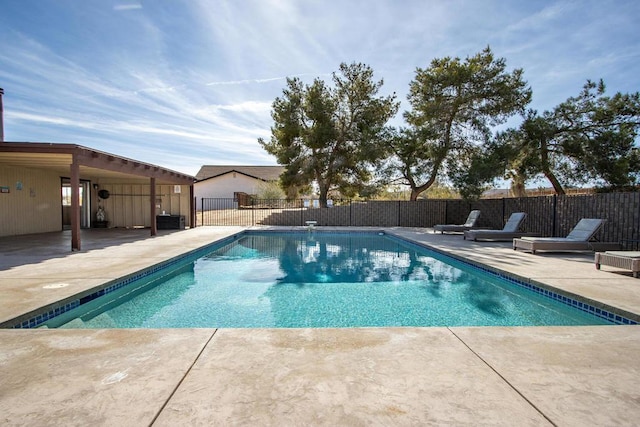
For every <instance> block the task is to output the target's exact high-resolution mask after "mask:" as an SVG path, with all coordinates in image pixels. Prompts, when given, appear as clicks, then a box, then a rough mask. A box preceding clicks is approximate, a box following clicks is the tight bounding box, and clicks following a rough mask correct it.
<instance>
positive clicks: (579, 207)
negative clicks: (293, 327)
mask: <svg viewBox="0 0 640 427" xmlns="http://www.w3.org/2000/svg"><path fill="white" fill-rule="evenodd" d="M317 206H318V205H317V201H315V203H314V201H310V200H277V199H264V200H261V199H252V200H251V201H250V203H245V205H244V206H241V205H239V203H238V201H237V199H232V198H229V199H201V200H200V203H199V206H198V213H197V217H198V218H197V225H199V226H200V225H237V226H252V225H260V224H262V225H283V226H304V225H306V223H307V221H316V223H317V225H325V226H353V227H365V226H373V227H432V226H433V225H435V224H461V223H463V222H464V221H465V219H466V217H467V215H468V214H469V211H470V210H472V209H479V210H480V211H481V212H482V214H481V216H480V221H479V223H480V224H479V225H480V226H482V227H490V228H496V229H499V228H502V227H503V225H504V223H505V221H506V220H507V218H508V217H509V216H510V215H511V214H512V213H513V212H526V213H527V219H526V220H525V223H524V229H525V230H526V231H533V232H538V233H541V234H542V235H544V236H566V235H567V234H568V233H569V231H570V230H571V229H572V228H573V226H575V224H576V223H577V222H578V221H579V220H580V219H581V218H602V219H605V220H606V223H605V226H604V228H603V229H602V230H601V232H600V233H599V235H598V236H597V238H598V239H599V240H602V241H616V242H620V243H621V244H622V245H623V247H624V248H625V249H635V250H637V249H638V247H639V245H640V192H633V193H607V194H588V195H567V196H539V197H525V198H503V199H481V200H476V201H465V200H459V199H428V200H418V201H414V202H410V201H378V200H374V201H366V202H361V201H350V200H334V201H333V203H332V206H331V207H328V208H319V207H317Z"/></svg>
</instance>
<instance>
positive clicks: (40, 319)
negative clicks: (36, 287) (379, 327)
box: [7, 230, 638, 329]
mask: <svg viewBox="0 0 640 427" xmlns="http://www.w3.org/2000/svg"><path fill="white" fill-rule="evenodd" d="M279 232H280V233H281V232H285V231H281V230H245V231H241V232H239V233H236V234H233V235H231V236H228V237H225V238H223V239H220V240H216V241H215V242H212V243H209V244H207V245H205V246H202V247H200V248H197V249H194V250H192V251H189V252H186V253H184V254H182V255H179V256H177V257H175V258H173V259H170V260H168V261H164V262H161V263H158V264H156V265H153V266H151V267H148V268H145V269H143V270H141V271H139V272H137V273H134V274H132V275H129V276H127V277H125V278H121V279H117V280H115V281H113V282H109V283H106V284H104V285H101V286H100V287H99V289H97V290H95V291H93V292H91V291H89V292H90V293H88V294H86V295H84V296H81V297H78V298H75V299H72V300H71V301H69V302H66V303H64V304H62V305H59V306H49V307H47V308H45V309H44V310H45V311H43V312H40V313H38V314H36V315H33V316H31V317H28V318H27V319H26V320H23V321H19V322H18V323H15V324H13V326H9V329H31V328H36V327H38V326H40V325H41V324H43V323H45V322H46V321H48V320H50V319H52V318H54V317H57V316H59V315H61V314H63V313H66V312H68V311H70V310H73V309H75V308H77V307H79V306H80V305H82V304H85V303H87V302H89V301H92V300H94V299H96V298H99V297H102V296H104V295H107V294H110V293H112V292H115V291H117V290H119V289H121V288H123V287H125V286H127V285H129V284H131V283H133V282H135V281H136V280H139V279H142V278H145V277H148V276H150V275H152V274H154V273H157V272H159V271H161V270H163V269H165V268H167V267H171V266H172V265H175V264H177V263H182V262H184V261H185V260H186V259H188V258H194V259H196V258H198V257H200V256H202V255H203V254H205V253H207V252H210V251H211V250H212V249H213V248H214V247H216V246H222V245H226V244H227V243H229V242H232V241H234V240H237V239H238V238H239V237H240V236H242V235H245V234H262V233H279ZM286 232H297V233H304V231H298V230H288V231H286ZM307 232H308V231H307ZM314 232H319V233H345V234H354V233H363V234H380V233H382V234H385V235H386V236H389V237H392V238H394V239H397V240H400V241H401V242H403V243H404V244H408V245H413V246H417V247H419V248H421V249H426V250H429V251H432V252H435V253H437V254H439V255H441V256H445V257H447V258H450V259H453V260H455V261H456V262H459V263H462V264H464V265H465V266H467V267H470V268H472V269H475V270H479V271H482V272H484V273H487V274H489V275H491V276H493V277H498V278H500V279H503V280H506V281H508V282H509V283H511V284H514V285H517V286H520V287H523V288H525V289H528V290H529V291H532V292H534V293H537V294H539V295H543V296H545V297H547V298H550V299H553V300H555V301H558V302H561V303H563V304H565V305H569V306H571V307H574V308H576V309H578V310H581V311H583V312H586V313H589V314H591V315H593V316H595V317H599V318H601V319H604V320H607V321H609V322H611V323H614V324H618V325H637V324H638V322H637V321H636V320H633V319H629V318H627V317H625V316H623V315H621V314H619V313H615V312H614V311H612V310H611V309H610V308H603V307H597V306H596V305H593V304H590V303H589V302H586V301H584V300H580V299H577V298H575V297H572V296H568V295H563V294H561V293H558V292H556V291H555V290H551V289H548V288H545V287H542V286H538V285H535V284H533V283H530V282H527V281H524V280H521V279H519V278H517V277H515V276H513V275H511V274H508V273H505V272H504V271H501V270H498V269H494V268H489V267H486V266H483V265H481V264H478V263H474V262H471V261H469V260H467V259H464V258H461V257H458V256H455V255H452V254H449V253H447V252H444V251H441V250H438V249H436V248H433V247H431V246H429V245H426V244H423V243H421V242H417V241H412V240H407V239H406V238H404V237H401V236H398V235H396V234H393V233H389V232H388V231H385V230H378V231H375V230H362V231H354V230H350V231H335V230H331V231H329V230H327V231H321V230H314ZM72 298H73V297H72ZM27 316H28V315H27ZM10 322H11V321H9V322H7V323H9V324H10Z"/></svg>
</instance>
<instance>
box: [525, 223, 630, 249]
mask: <svg viewBox="0 0 640 427" xmlns="http://www.w3.org/2000/svg"><path fill="white" fill-rule="evenodd" d="M603 223H604V221H603V220H601V219H598V218H582V219H581V220H580V221H579V222H578V224H576V226H575V227H573V230H571V232H570V233H569V234H568V235H567V237H521V238H519V239H513V250H517V249H522V250H525V251H531V253H532V254H535V253H536V251H589V250H591V251H597V250H608V249H618V248H620V244H619V243H614V242H592V241H591V239H592V238H593V236H594V235H595V234H596V233H597V232H598V230H599V229H600V227H602V224H603Z"/></svg>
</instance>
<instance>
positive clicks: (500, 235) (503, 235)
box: [464, 212, 540, 242]
mask: <svg viewBox="0 0 640 427" xmlns="http://www.w3.org/2000/svg"><path fill="white" fill-rule="evenodd" d="M526 217H527V214H526V213H524V212H514V213H512V214H511V216H510V217H509V219H508V220H507V223H506V224H505V225H504V228H503V229H502V230H481V229H478V230H467V231H465V232H464V238H465V240H495V241H503V242H505V241H506V242H508V241H511V239H514V238H516V237H524V236H538V235H539V234H540V233H527V232H524V231H519V230H520V226H521V225H522V221H524V219H525V218H526Z"/></svg>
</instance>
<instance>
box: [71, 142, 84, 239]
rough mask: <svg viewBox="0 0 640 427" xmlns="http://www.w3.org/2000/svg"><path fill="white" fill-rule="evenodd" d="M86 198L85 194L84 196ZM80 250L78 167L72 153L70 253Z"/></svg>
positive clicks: (76, 159)
mask: <svg viewBox="0 0 640 427" xmlns="http://www.w3.org/2000/svg"><path fill="white" fill-rule="evenodd" d="M85 197H86V194H85ZM79 250H80V165H79V164H78V155H77V154H76V153H75V152H74V153H73V155H72V161H71V251H79Z"/></svg>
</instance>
